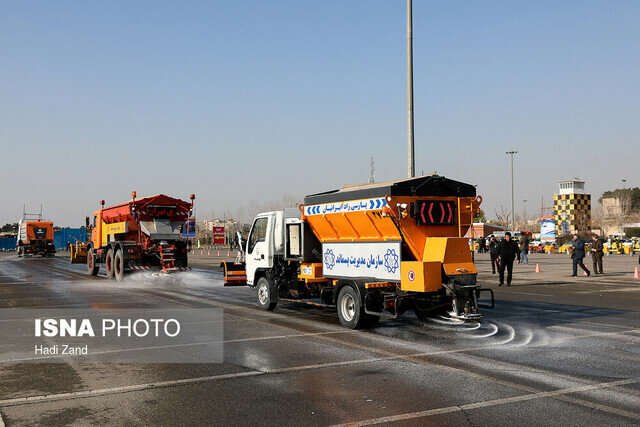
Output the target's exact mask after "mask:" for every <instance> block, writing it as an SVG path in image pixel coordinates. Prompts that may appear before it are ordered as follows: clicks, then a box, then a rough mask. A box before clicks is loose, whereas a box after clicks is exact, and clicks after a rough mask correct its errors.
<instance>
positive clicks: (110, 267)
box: [104, 248, 114, 279]
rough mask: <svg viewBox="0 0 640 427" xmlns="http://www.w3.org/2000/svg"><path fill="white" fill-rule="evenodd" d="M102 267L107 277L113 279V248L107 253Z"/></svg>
mask: <svg viewBox="0 0 640 427" xmlns="http://www.w3.org/2000/svg"><path fill="white" fill-rule="evenodd" d="M104 265H105V268H106V270H107V277H108V278H109V279H113V273H114V271H113V248H110V249H109V250H108V251H107V257H106V258H105V260H104Z"/></svg>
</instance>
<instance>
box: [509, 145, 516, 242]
mask: <svg viewBox="0 0 640 427" xmlns="http://www.w3.org/2000/svg"><path fill="white" fill-rule="evenodd" d="M516 153H517V151H507V154H509V155H510V156H511V229H512V230H513V231H516V230H515V228H516V211H515V202H514V200H515V196H514V192H513V155H514V154H516Z"/></svg>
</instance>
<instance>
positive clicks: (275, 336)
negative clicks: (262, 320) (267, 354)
mask: <svg viewBox="0 0 640 427" xmlns="http://www.w3.org/2000/svg"><path fill="white" fill-rule="evenodd" d="M207 323H208V322H207ZM353 332H354V331H352V330H345V331H329V332H309V333H302V334H289V335H273V336H267V337H254V338H236V339H230V340H216V341H201V342H190V343H180V344H167V345H157V346H149V347H131V348H119V349H114V350H100V351H93V352H91V355H92V356H93V355H98V354H110V353H127V352H133V351H144V350H156V349H161V348H176V347H189V346H198V345H209V344H227V343H234V342H247V341H265V340H276V339H287V338H302V337H309V336H318V335H330V334H332V335H335V334H346V333H353ZM43 359H63V360H64V359H66V358H64V357H61V356H56V355H53V356H34V357H24V358H19V359H6V360H0V363H10V362H11V363H14V362H24V361H28V360H43Z"/></svg>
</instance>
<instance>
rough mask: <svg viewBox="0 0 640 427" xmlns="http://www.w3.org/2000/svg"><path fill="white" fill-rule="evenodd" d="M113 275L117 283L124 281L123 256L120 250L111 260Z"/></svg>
mask: <svg viewBox="0 0 640 427" xmlns="http://www.w3.org/2000/svg"><path fill="white" fill-rule="evenodd" d="M113 275H114V277H115V278H116V280H117V281H118V282H122V279H124V254H123V253H122V249H118V250H117V251H116V256H115V257H114V258H113Z"/></svg>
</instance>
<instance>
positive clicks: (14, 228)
mask: <svg viewBox="0 0 640 427" xmlns="http://www.w3.org/2000/svg"><path fill="white" fill-rule="evenodd" d="M17 232H18V223H17V222H14V223H13V224H5V225H3V226H2V227H0V233H17Z"/></svg>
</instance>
